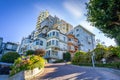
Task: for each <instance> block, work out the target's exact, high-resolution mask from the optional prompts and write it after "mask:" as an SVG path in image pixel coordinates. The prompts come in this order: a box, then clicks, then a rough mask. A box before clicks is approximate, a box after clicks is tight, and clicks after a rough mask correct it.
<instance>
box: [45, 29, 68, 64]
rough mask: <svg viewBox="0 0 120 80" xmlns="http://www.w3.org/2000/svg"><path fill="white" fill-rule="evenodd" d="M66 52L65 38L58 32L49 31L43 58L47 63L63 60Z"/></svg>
mask: <svg viewBox="0 0 120 80" xmlns="http://www.w3.org/2000/svg"><path fill="white" fill-rule="evenodd" d="M66 51H67V36H66V35H64V34H62V33H60V31H59V30H55V29H53V30H50V31H49V32H48V33H47V47H46V55H45V58H47V59H48V60H49V62H53V61H55V60H56V59H63V53H64V52H66Z"/></svg>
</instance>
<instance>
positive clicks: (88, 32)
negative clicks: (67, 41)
mask: <svg viewBox="0 0 120 80" xmlns="http://www.w3.org/2000/svg"><path fill="white" fill-rule="evenodd" d="M77 27H81V28H83V29H84V30H85V31H86V32H88V33H90V34H92V35H94V36H95V34H93V33H92V32H90V31H89V30H87V29H86V28H85V27H83V26H81V25H78V26H76V27H74V29H75V28H77Z"/></svg>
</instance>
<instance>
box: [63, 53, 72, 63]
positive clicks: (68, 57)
mask: <svg viewBox="0 0 120 80" xmlns="http://www.w3.org/2000/svg"><path fill="white" fill-rule="evenodd" d="M63 59H64V60H65V61H70V60H71V54H70V53H69V52H66V53H64V54H63Z"/></svg>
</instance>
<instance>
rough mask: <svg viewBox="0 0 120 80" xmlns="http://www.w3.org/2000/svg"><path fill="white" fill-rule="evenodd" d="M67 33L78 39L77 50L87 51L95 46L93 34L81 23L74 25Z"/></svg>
mask: <svg viewBox="0 0 120 80" xmlns="http://www.w3.org/2000/svg"><path fill="white" fill-rule="evenodd" d="M69 33H70V34H73V35H74V36H75V37H76V38H77V39H78V47H79V48H78V49H79V50H82V51H85V52H88V51H90V50H93V49H94V48H95V35H94V34H93V33H91V32H90V31H88V30H87V29H85V28H84V27H82V26H81V25H78V26H76V27H74V29H73V30H71V31H70V32H69Z"/></svg>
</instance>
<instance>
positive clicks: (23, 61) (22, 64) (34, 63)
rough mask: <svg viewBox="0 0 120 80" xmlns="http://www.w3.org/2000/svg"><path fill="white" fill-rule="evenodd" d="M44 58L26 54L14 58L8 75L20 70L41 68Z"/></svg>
mask: <svg viewBox="0 0 120 80" xmlns="http://www.w3.org/2000/svg"><path fill="white" fill-rule="evenodd" d="M44 65H45V60H44V59H43V58H42V57H39V56H27V57H25V56H24V57H22V58H18V59H17V60H15V62H14V64H13V66H12V70H11V72H10V75H11V76H12V75H14V74H16V73H18V72H20V71H24V70H32V69H34V68H43V67H44Z"/></svg>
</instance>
